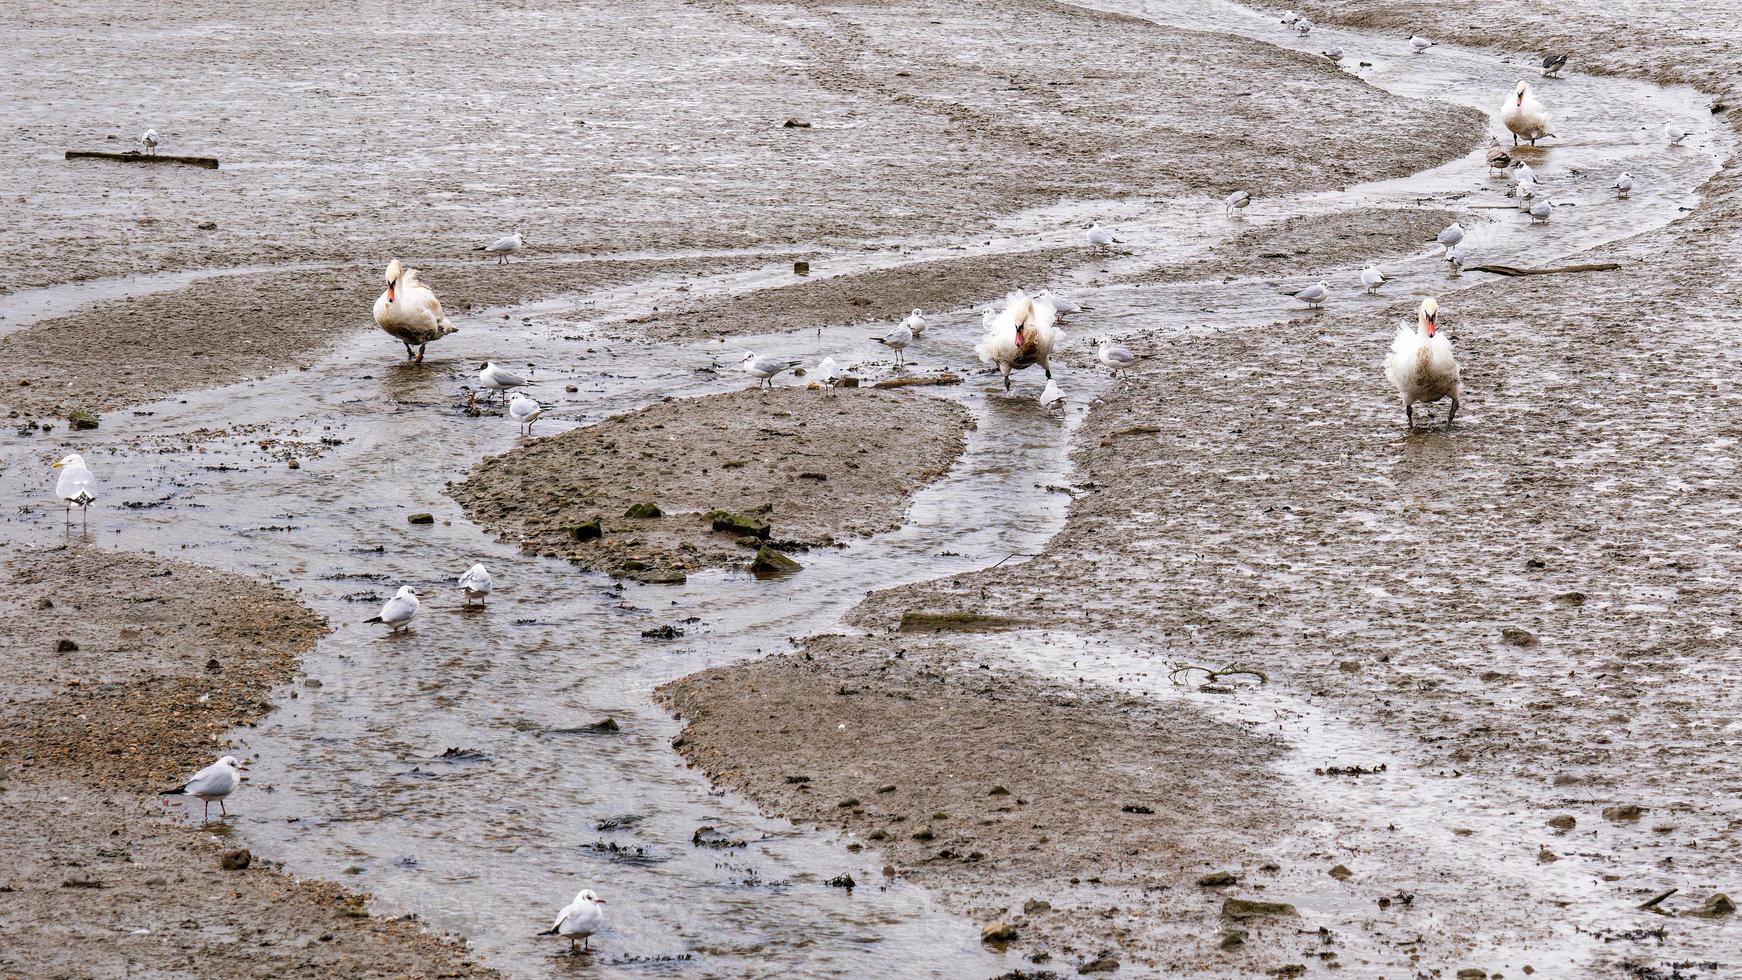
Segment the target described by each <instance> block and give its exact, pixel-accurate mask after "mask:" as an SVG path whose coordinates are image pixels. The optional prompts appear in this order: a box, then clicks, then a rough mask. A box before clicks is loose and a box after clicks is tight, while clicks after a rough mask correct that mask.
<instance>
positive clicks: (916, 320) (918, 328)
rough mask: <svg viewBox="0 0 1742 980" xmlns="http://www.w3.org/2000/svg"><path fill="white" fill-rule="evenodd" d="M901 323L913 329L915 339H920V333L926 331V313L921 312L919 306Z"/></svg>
mask: <svg viewBox="0 0 1742 980" xmlns="http://www.w3.org/2000/svg"><path fill="white" fill-rule="evenodd" d="M901 325H902V326H904V327H906V328H907V329H909V330H912V331H913V339H915V340H918V339H919V335H920V334H922V333H925V314H924V313H921V312H920V311H919V308H918V307H915V308H914V311H913V312H912V313H909V314H908V315H907V319H905V320H903V321H901Z"/></svg>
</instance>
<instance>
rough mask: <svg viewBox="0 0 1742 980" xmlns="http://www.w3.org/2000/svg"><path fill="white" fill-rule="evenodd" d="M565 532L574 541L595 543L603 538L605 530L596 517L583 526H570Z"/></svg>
mask: <svg viewBox="0 0 1742 980" xmlns="http://www.w3.org/2000/svg"><path fill="white" fill-rule="evenodd" d="M565 530H567V531H568V532H569V537H571V538H574V539H575V540H576V541H597V540H599V539H600V538H602V537H604V536H605V528H604V526H603V525H602V524H601V523H600V520H599V518H597V517H595V518H593V519H592V520H590V521H588V522H587V523H585V524H570V525H569V526H568V527H567V528H565Z"/></svg>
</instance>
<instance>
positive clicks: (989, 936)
mask: <svg viewBox="0 0 1742 980" xmlns="http://www.w3.org/2000/svg"><path fill="white" fill-rule="evenodd" d="M1015 938H1016V927H1015V926H1013V925H1011V924H1010V923H1008V922H1005V921H1004V920H1003V919H993V920H992V921H991V922H988V923H986V924H985V925H983V926H981V927H980V941H981V942H983V943H1007V942H1011V941H1012V940H1014V939H1015Z"/></svg>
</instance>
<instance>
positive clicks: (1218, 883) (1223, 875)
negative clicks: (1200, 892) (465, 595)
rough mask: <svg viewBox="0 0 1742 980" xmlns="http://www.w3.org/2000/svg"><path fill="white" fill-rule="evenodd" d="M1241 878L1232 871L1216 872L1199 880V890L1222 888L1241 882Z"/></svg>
mask: <svg viewBox="0 0 1742 980" xmlns="http://www.w3.org/2000/svg"><path fill="white" fill-rule="evenodd" d="M1239 880H1240V879H1239V877H1238V876H1237V875H1235V874H1234V872H1232V871H1215V872H1212V873H1210V874H1207V875H1204V876H1203V877H1202V878H1199V879H1198V887H1199V888H1222V887H1225V886H1227V885H1232V884H1236V883H1238V882H1239Z"/></svg>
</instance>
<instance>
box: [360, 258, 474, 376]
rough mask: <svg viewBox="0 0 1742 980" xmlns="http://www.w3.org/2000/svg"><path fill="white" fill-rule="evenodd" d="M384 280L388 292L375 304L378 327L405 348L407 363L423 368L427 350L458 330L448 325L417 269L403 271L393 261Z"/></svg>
mask: <svg viewBox="0 0 1742 980" xmlns="http://www.w3.org/2000/svg"><path fill="white" fill-rule="evenodd" d="M385 278H386V280H387V291H386V292H384V293H382V294H381V296H380V298H378V299H376V300H375V325H376V326H378V327H380V328H381V329H382V330H385V331H386V332H387V333H388V334H389V335H390V336H392V337H393V338H394V339H396V340H398V341H399V342H400V343H402V344H404V345H405V357H406V359H407V360H415V361H417V362H418V363H419V364H422V363H423V349H424V347H425V346H427V345H428V344H429V342H430V341H432V340H438V339H440V338H442V337H446V336H447V335H448V334H451V333H454V332H455V331H456V330H458V328H457V327H455V326H454V325H453V324H451V323H449V322H448V318H447V316H446V315H445V314H443V313H442V303H441V300H438V299H436V295H435V292H434V291H432V290H431V289H430V288H429V287H428V286H425V285H424V284H423V282H422V280H420V279H419V278H418V273H417V270H416V269H403V270H402V269H401V268H400V266H399V260H398V259H394V260H393V261H392V262H389V263H387V273H386V276H385ZM413 344H416V345H417V351H416V353H413V352H412V349H411V345H413Z"/></svg>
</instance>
